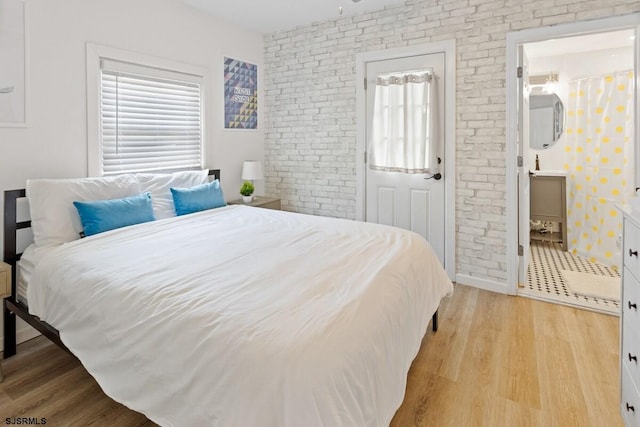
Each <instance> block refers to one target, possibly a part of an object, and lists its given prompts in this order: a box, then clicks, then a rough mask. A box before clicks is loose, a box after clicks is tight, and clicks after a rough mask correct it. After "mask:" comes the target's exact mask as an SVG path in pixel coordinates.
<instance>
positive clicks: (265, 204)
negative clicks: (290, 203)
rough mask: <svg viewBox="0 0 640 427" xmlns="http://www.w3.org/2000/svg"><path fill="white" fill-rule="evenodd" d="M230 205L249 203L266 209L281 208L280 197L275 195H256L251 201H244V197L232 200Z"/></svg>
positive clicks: (248, 204)
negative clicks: (277, 197)
mask: <svg viewBox="0 0 640 427" xmlns="http://www.w3.org/2000/svg"><path fill="white" fill-rule="evenodd" d="M228 204H229V205H247V206H254V207H257V208H265V209H275V210H277V211H279V210H280V199H276V198H275V197H264V196H254V197H253V201H251V203H244V202H243V201H242V199H236V200H231V201H230V202H229V203H228Z"/></svg>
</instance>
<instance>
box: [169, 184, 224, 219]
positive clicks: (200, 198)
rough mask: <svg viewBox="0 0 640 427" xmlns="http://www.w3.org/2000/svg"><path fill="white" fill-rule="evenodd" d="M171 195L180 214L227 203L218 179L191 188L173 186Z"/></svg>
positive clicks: (217, 206) (177, 212)
mask: <svg viewBox="0 0 640 427" xmlns="http://www.w3.org/2000/svg"><path fill="white" fill-rule="evenodd" d="M171 195H172V196H173V206H174V208H175V209H176V215H178V216H180V215H186V214H190V213H193V212H200V211H204V210H207V209H213V208H219V207H221V206H226V205H227V204H226V203H225V201H224V194H222V188H220V181H218V180H217V179H216V180H215V181H211V182H209V183H207V184H200V185H196V186H195V187H191V188H171Z"/></svg>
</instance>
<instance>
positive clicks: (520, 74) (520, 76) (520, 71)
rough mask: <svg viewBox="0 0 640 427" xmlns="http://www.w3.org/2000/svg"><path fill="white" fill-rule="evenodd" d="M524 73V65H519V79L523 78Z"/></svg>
mask: <svg viewBox="0 0 640 427" xmlns="http://www.w3.org/2000/svg"><path fill="white" fill-rule="evenodd" d="M522 73H523V70H522V67H521V66H520V67H518V78H519V79H520V78H522Z"/></svg>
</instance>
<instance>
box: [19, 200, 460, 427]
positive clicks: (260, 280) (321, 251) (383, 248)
mask: <svg viewBox="0 0 640 427" xmlns="http://www.w3.org/2000/svg"><path fill="white" fill-rule="evenodd" d="M452 290H453V287H452V284H451V282H450V281H449V279H448V277H447V275H446V273H445V272H444V270H443V269H442V267H441V266H440V264H439V262H438V259H437V257H436V255H435V254H434V253H433V251H432V250H431V248H430V247H429V246H428V244H427V243H426V242H425V241H424V239H422V238H421V237H419V236H418V235H417V234H414V233H410V232H407V231H403V230H399V229H395V228H390V227H386V226H381V225H375V224H366V223H360V222H355V221H347V220H336V219H331V218H323V217H314V216H308V215H300V214H292V213H287V212H280V211H273V210H267V209H260V208H251V207H246V206H237V205H235V206H228V207H225V208H219V209H214V210H211V211H206V212H201V213H197V214H192V215H186V216H183V217H178V218H170V219H166V220H163V221H156V222H149V223H144V224H139V225H136V226H132V227H127V228H125V229H119V230H113V231H110V232H107V233H103V234H98V235H95V236H92V237H88V238H85V239H82V240H79V241H74V242H71V243H67V244H64V245H62V246H60V247H59V248H57V249H55V250H53V251H51V252H50V253H49V254H47V255H46V256H45V257H44V258H43V259H42V260H41V261H40V262H39V263H38V265H37V266H36V269H35V271H34V274H33V276H32V278H31V283H30V286H29V288H28V298H29V310H30V311H31V313H32V314H35V315H38V316H39V317H40V318H41V319H43V320H45V321H46V322H48V323H50V324H51V325H53V326H54V327H56V328H57V329H58V330H59V331H60V337H61V339H62V341H63V342H64V343H65V344H66V345H67V347H68V348H69V349H70V350H71V351H72V352H73V353H74V354H75V355H76V356H77V357H78V358H79V359H80V361H81V362H82V363H83V365H84V366H85V367H86V369H87V370H88V371H89V372H90V373H91V374H92V375H93V376H94V377H95V378H96V379H97V381H98V383H99V384H100V385H101V386H102V388H103V389H104V391H105V392H106V393H107V394H108V395H110V396H111V397H112V398H114V399H115V400H117V401H119V402H121V403H123V404H125V405H127V406H129V407H130V408H132V409H135V410H137V411H139V412H142V413H144V414H146V415H147V416H148V417H149V418H150V419H151V420H153V421H155V422H157V423H159V424H161V425H164V426H205V425H208V426H302V425H304V426H387V425H388V424H389V422H390V420H391V418H392V417H393V415H394V413H395V411H396V409H397V408H398V406H399V405H400V403H401V402H402V400H403V396H404V391H405V384H406V375H407V371H408V369H409V366H410V364H411V361H412V360H413V359H414V357H415V355H416V354H417V352H418V349H419V346H420V342H421V340H422V337H423V336H424V334H425V331H426V328H427V325H428V323H429V320H430V318H431V316H432V314H433V313H434V312H435V310H436V308H437V307H438V305H439V303H440V300H441V299H442V298H443V297H444V296H446V295H449V294H450V293H451V292H452Z"/></svg>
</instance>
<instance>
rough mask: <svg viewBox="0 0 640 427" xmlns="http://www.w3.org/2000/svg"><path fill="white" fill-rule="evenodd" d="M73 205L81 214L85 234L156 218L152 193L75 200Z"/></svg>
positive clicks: (89, 234)
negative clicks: (87, 200) (83, 200)
mask: <svg viewBox="0 0 640 427" xmlns="http://www.w3.org/2000/svg"><path fill="white" fill-rule="evenodd" d="M73 205H74V206H75V207H76V209H77V210H78V214H80V221H81V222H82V227H83V228H84V235H85V236H92V235H94V234H98V233H102V232H104V231H109V230H113V229H116V228H120V227H126V226H127V225H134V224H140V223H142V222H148V221H155V219H156V217H155V216H154V215H153V205H152V204H151V194H150V193H143V194H138V195H137V196H131V197H125V198H123V199H112V200H98V201H94V202H73Z"/></svg>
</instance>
